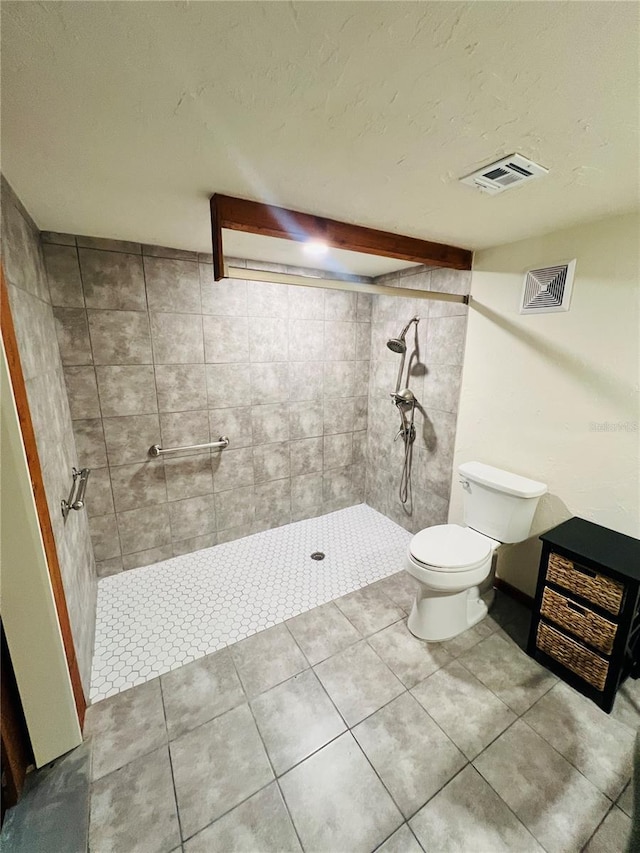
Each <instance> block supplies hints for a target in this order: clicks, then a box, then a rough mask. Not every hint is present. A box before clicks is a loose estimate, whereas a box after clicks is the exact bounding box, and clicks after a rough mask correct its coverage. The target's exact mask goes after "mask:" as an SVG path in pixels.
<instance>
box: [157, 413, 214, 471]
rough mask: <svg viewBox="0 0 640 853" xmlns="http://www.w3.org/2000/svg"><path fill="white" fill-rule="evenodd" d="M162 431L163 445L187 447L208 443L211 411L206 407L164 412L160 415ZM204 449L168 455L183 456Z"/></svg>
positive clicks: (198, 452)
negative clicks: (195, 409)
mask: <svg viewBox="0 0 640 853" xmlns="http://www.w3.org/2000/svg"><path fill="white" fill-rule="evenodd" d="M160 433H161V436H162V441H161V442H160V443H161V444H162V446H163V447H187V446H189V445H192V444H206V443H207V442H208V441H209V440H210V438H209V413H208V411H207V410H206V409H202V410H200V411H190V412H162V414H161V415H160ZM201 453H202V451H197V450H183V451H180V452H179V453H175V454H172V455H171V457H167V458H166V459H165V462H168V461H169V459H176V458H181V457H182V456H193V455H194V454H198V455H199V454H201Z"/></svg>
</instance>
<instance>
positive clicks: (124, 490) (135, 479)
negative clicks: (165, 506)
mask: <svg viewBox="0 0 640 853" xmlns="http://www.w3.org/2000/svg"><path fill="white" fill-rule="evenodd" d="M111 485H112V488H113V500H114V503H115V508H116V512H124V511H125V510H128V509H137V508H138V507H143V506H155V505H156V504H161V503H166V501H167V487H166V484H165V471H164V463H163V460H161V459H150V460H149V461H148V462H142V463H139V464H136V465H122V466H117V467H114V468H112V469H111Z"/></svg>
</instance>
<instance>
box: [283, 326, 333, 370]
mask: <svg viewBox="0 0 640 853" xmlns="http://www.w3.org/2000/svg"><path fill="white" fill-rule="evenodd" d="M324 327H325V324H324V323H323V322H322V320H289V360H290V361H322V360H323V359H324V353H325V351H324ZM276 340H278V341H279V342H280V346H281V347H282V348H283V349H284V351H285V353H286V344H287V342H286V341H285V340H283V335H282V324H281V323H280V324H279V327H278V329H277V330H276ZM274 360H275V359H274Z"/></svg>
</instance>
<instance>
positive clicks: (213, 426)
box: [209, 406, 253, 449]
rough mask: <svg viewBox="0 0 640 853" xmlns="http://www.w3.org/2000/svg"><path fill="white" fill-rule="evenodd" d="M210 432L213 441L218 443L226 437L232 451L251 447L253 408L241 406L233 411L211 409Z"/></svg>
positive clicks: (232, 409)
mask: <svg viewBox="0 0 640 853" xmlns="http://www.w3.org/2000/svg"><path fill="white" fill-rule="evenodd" d="M209 432H210V434H211V440H212V441H216V440H217V439H218V438H220V436H223V435H226V436H227V438H228V439H229V441H230V445H229V447H230V448H231V449H234V448H237V447H250V446H251V445H252V444H253V430H252V428H251V408H250V407H249V406H239V407H238V408H231V409H211V410H210V411H209Z"/></svg>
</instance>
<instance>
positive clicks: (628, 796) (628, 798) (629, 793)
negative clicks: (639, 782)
mask: <svg viewBox="0 0 640 853" xmlns="http://www.w3.org/2000/svg"><path fill="white" fill-rule="evenodd" d="M618 806H619V807H620V808H621V809H622V811H623V812H624V813H625V814H628V815H629V817H631V816H632V815H633V779H632V780H631V781H630V782H629V784H628V785H627V787H626V788H625V789H624V791H623V792H622V793H621V794H620V796H619V797H618Z"/></svg>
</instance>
